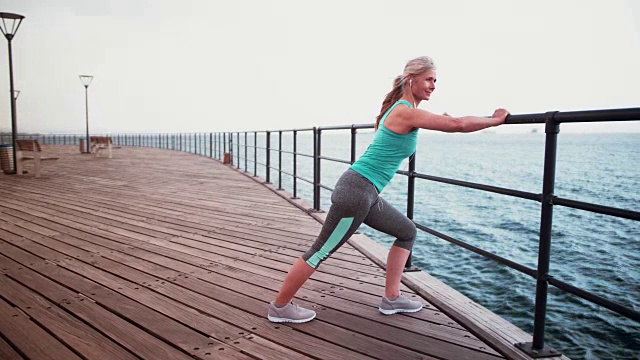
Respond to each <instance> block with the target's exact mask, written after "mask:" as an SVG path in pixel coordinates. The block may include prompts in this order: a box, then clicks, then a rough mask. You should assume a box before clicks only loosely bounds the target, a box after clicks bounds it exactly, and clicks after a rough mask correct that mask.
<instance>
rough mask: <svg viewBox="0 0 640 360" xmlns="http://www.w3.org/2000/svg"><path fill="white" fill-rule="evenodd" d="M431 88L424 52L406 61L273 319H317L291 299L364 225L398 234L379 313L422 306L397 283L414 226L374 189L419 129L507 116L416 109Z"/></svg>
mask: <svg viewBox="0 0 640 360" xmlns="http://www.w3.org/2000/svg"><path fill="white" fill-rule="evenodd" d="M435 88H436V71H435V66H434V64H433V61H432V60H431V58H429V57H426V56H423V57H419V58H416V59H413V60H411V61H409V62H408V63H407V65H406V66H405V68H404V73H403V74H402V75H400V76H398V77H396V79H395V80H394V82H393V89H392V90H391V91H390V92H389V93H388V94H387V96H386V97H385V99H384V102H383V103H382V109H381V110H380V114H379V115H378V117H377V118H376V125H375V128H376V130H377V132H376V135H375V137H374V139H373V142H372V143H371V144H370V145H369V147H368V148H367V150H366V151H365V153H364V154H363V155H362V156H361V157H360V158H359V159H358V161H356V162H355V163H354V164H353V165H351V167H350V168H349V169H347V171H346V172H345V173H344V174H343V175H342V176H341V177H340V179H339V180H338V182H337V183H336V188H335V190H334V191H333V193H332V194H331V207H330V209H329V212H328V213H327V217H326V220H325V222H324V225H323V226H322V230H321V231H320V234H319V235H318V238H317V239H316V241H315V243H314V244H313V245H312V246H311V248H310V249H309V250H308V251H307V252H306V253H304V254H303V255H302V257H301V258H299V259H298V260H296V262H295V263H294V264H293V266H292V267H291V269H290V270H289V273H288V274H287V276H286V277H285V279H284V283H283V284H282V287H281V288H280V292H279V293H278V295H277V296H276V298H275V300H274V301H272V302H271V304H269V313H268V318H269V320H270V321H273V322H293V323H302V322H307V321H310V320H312V319H313V318H315V316H316V313H315V312H314V311H313V310H309V309H304V308H302V307H299V306H298V305H296V304H294V303H293V302H292V301H291V300H292V299H293V296H294V295H295V294H296V292H297V291H298V289H300V287H301V286H302V285H303V284H304V283H305V282H306V281H307V279H309V277H310V276H311V275H312V274H313V272H314V271H315V270H316V269H317V268H318V266H319V265H320V264H321V263H322V262H323V261H324V260H326V259H327V258H328V257H329V256H330V255H331V254H333V252H334V251H336V250H337V249H338V248H339V247H340V246H341V245H342V244H344V243H345V242H346V241H347V239H349V237H351V235H353V233H354V232H355V231H356V230H357V229H358V227H359V226H360V224H362V223H365V224H367V225H369V226H370V227H372V228H374V229H376V230H378V231H382V232H384V233H387V234H389V235H391V236H393V237H395V238H396V240H395V242H394V243H393V246H391V249H390V250H389V255H388V257H387V269H386V279H385V291H384V296H383V297H382V300H381V302H380V306H379V310H380V312H382V313H383V314H386V315H390V314H395V313H400V312H416V311H419V310H420V309H422V303H421V302H419V301H414V300H410V299H409V298H407V297H405V296H404V295H403V294H401V293H400V280H401V278H402V272H403V269H404V265H405V263H406V262H407V258H408V256H409V253H410V251H411V248H412V246H413V242H414V240H415V238H416V226H415V224H414V223H413V221H411V220H410V219H409V218H407V217H406V216H405V215H403V214H402V213H401V212H400V211H398V210H397V209H395V208H394V207H393V206H391V205H390V204H389V203H387V202H386V201H385V200H384V199H382V198H381V197H380V196H379V195H378V194H380V192H382V190H383V189H384V187H385V186H386V185H387V184H388V183H389V181H391V178H393V175H394V174H395V173H396V171H397V170H398V168H399V167H400V163H401V162H402V161H403V160H404V159H405V158H407V157H409V156H411V154H413V153H414V152H415V150H416V142H417V139H418V129H429V130H437V131H444V132H472V131H478V130H482V129H485V128H488V127H491V126H497V125H500V124H502V123H504V121H505V118H506V117H507V115H508V114H509V113H508V112H507V110H504V109H497V110H496V111H495V112H494V113H493V116H492V117H491V118H484V117H473V116H469V117H460V118H458V117H451V116H449V115H447V114H444V115H437V114H433V113H430V112H428V111H424V110H420V109H418V108H417V106H418V105H419V104H420V102H421V101H422V100H425V101H427V100H429V98H430V97H431V94H432V93H433V91H434V90H435Z"/></svg>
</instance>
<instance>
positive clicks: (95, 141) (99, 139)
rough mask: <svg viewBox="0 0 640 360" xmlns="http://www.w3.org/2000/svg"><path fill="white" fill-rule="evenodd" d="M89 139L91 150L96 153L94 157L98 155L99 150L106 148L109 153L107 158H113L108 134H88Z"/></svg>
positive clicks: (111, 142) (111, 143) (111, 144)
mask: <svg viewBox="0 0 640 360" xmlns="http://www.w3.org/2000/svg"><path fill="white" fill-rule="evenodd" d="M89 139H90V140H91V152H92V153H95V154H96V157H99V156H100V151H102V150H107V151H108V153H109V159H111V158H113V152H112V149H113V140H112V139H111V138H110V137H108V136H90V137H89Z"/></svg>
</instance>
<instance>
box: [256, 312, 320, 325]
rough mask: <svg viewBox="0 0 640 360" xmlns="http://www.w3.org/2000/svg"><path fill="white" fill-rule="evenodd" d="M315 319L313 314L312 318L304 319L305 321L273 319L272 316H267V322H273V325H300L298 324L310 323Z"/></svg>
mask: <svg viewBox="0 0 640 360" xmlns="http://www.w3.org/2000/svg"><path fill="white" fill-rule="evenodd" d="M315 318H316V315H315V314H313V316H312V317H309V318H306V319H297V320H296V319H287V318H279V317H274V316H267V319H269V321H271V322H274V323H287V322H289V323H295V324H300V323H306V322H308V321H311V320H313V319H315Z"/></svg>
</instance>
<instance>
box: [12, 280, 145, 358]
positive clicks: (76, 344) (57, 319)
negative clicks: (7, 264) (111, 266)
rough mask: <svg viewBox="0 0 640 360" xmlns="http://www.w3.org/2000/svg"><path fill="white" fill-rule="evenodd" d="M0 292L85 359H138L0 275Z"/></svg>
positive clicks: (51, 304)
mask: <svg viewBox="0 0 640 360" xmlns="http://www.w3.org/2000/svg"><path fill="white" fill-rule="evenodd" d="M0 293H1V294H2V296H3V297H4V298H5V299H7V300H8V301H10V302H11V303H12V304H14V306H16V307H18V308H20V310H22V312H24V313H25V314H27V316H29V317H31V318H32V319H33V320H34V321H35V322H36V323H38V324H39V325H40V326H41V327H42V328H44V329H46V331H47V332H49V333H53V334H55V336H56V337H57V338H58V339H60V341H62V342H63V343H64V344H67V346H69V347H70V348H72V349H74V350H75V351H76V352H77V353H79V354H80V355H81V356H83V357H85V358H88V359H103V358H107V359H137V357H135V356H133V354H131V353H129V352H127V351H125V350H124V349H123V348H122V347H120V346H119V345H118V344H116V343H114V342H113V341H111V340H110V339H108V338H107V337H105V336H104V335H102V334H100V333H98V332H97V331H95V330H94V329H93V328H91V327H88V326H87V325H86V324H85V323H83V322H81V321H79V320H78V319H76V318H74V317H71V316H70V315H69V314H68V313H66V312H64V311H63V310H62V309H60V308H59V307H57V306H56V305H55V304H53V303H51V302H49V301H47V300H46V299H44V298H42V297H40V296H38V295H37V294H35V293H34V292H32V291H31V290H29V289H27V288H25V287H24V286H22V285H20V284H18V283H16V282H15V281H11V280H10V279H9V278H7V277H6V276H0ZM3 359H4V358H3Z"/></svg>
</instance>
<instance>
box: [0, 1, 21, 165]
mask: <svg viewBox="0 0 640 360" xmlns="http://www.w3.org/2000/svg"><path fill="white" fill-rule="evenodd" d="M22 19H24V16H22V15H18V14H12V13H5V12H0V20H1V21H0V31H2V34H3V35H4V37H6V38H7V42H8V43H9V87H10V93H9V96H10V97H11V146H12V148H13V171H12V173H13V174H15V173H16V160H15V159H16V138H17V137H18V126H17V124H16V98H17V97H18V96H17V95H14V89H13V59H12V58H13V57H12V52H11V40H13V37H14V36H15V35H16V32H17V31H18V28H19V27H20V23H21V22H22Z"/></svg>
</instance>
